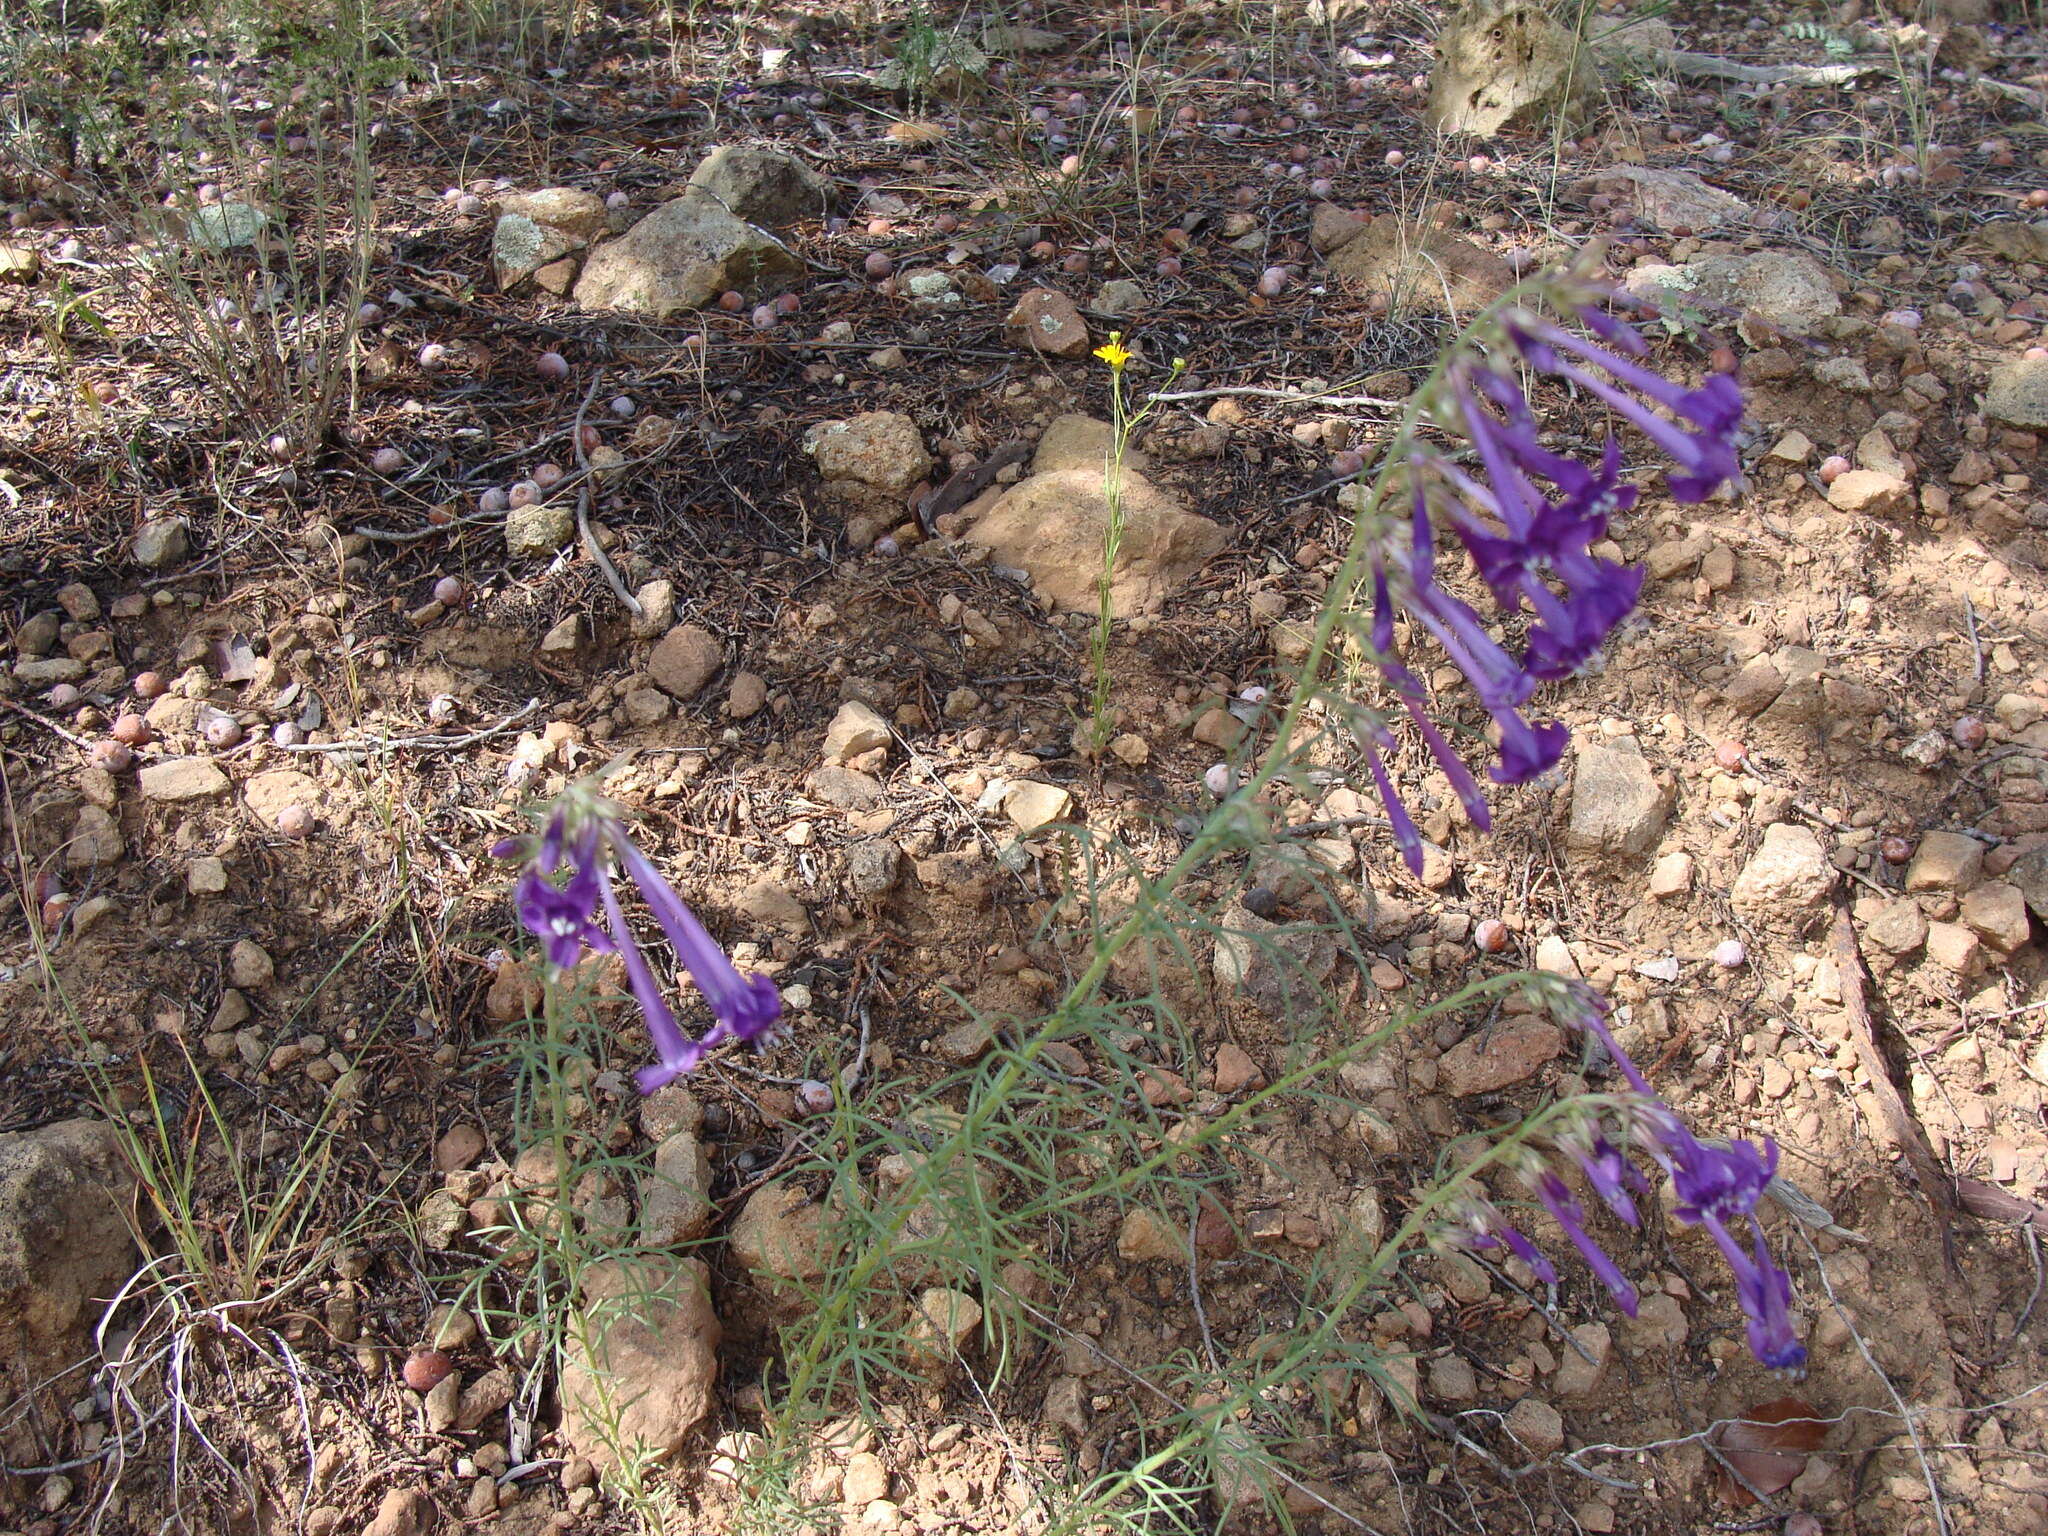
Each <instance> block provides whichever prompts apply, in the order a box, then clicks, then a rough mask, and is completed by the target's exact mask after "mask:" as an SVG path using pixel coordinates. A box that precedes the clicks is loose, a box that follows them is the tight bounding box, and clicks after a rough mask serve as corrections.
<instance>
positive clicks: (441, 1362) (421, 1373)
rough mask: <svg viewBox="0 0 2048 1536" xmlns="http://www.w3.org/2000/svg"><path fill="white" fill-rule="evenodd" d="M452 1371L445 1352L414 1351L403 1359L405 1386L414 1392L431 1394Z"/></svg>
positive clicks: (453, 1363)
mask: <svg viewBox="0 0 2048 1536" xmlns="http://www.w3.org/2000/svg"><path fill="white" fill-rule="evenodd" d="M454 1369H455V1362H454V1361H453V1360H451V1359H449V1358H448V1352H447V1351H446V1350H441V1349H416V1350H414V1351H413V1352H412V1353H411V1354H409V1355H407V1356H406V1357H405V1384H406V1385H407V1386H408V1387H411V1388H412V1389H413V1391H415V1392H431V1391H433V1390H434V1388H436V1387H438V1386H439V1385H440V1384H441V1383H442V1382H443V1381H445V1380H446V1379H447V1377H448V1373H449V1372H450V1371H452V1370H454Z"/></svg>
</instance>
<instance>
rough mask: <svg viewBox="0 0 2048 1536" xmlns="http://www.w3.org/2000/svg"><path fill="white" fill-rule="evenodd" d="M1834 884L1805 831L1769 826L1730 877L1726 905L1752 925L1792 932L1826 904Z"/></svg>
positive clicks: (1828, 867)
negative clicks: (1757, 843) (1788, 929)
mask: <svg viewBox="0 0 2048 1536" xmlns="http://www.w3.org/2000/svg"><path fill="white" fill-rule="evenodd" d="M1835 879H1836V875H1835V867H1834V865H1832V864H1831V863H1829V862H1828V856H1827V850H1826V849H1825V848H1824V847H1822V846H1821V841H1820V839H1819V838H1818V837H1816V836H1815V835H1814V834H1813V832H1812V831H1811V830H1810V829H1808V828H1806V827H1800V826H1794V825H1792V824H1791V823H1790V822H1782V821H1781V822H1774V823H1773V824H1772V825H1770V826H1768V827H1766V828H1765V829H1764V839H1763V842H1762V844H1761V845H1760V846H1759V847H1758V848H1757V850H1756V852H1755V853H1753V854H1751V855H1750V856H1749V862H1748V863H1746V864H1744V865H1743V866H1742V873H1740V874H1739V875H1737V876H1736V877H1735V884H1734V885H1733V886H1732V887H1731V888H1730V889H1729V892H1728V904H1729V905H1730V906H1731V907H1733V908H1734V909H1735V911H1736V912H1737V913H1738V914H1739V915H1741V916H1743V917H1747V918H1750V919H1751V920H1753V921H1756V922H1761V923H1766V924H1769V925H1772V926H1776V927H1793V928H1797V927H1800V926H1803V925H1804V923H1805V921H1806V920H1807V919H1808V918H1809V917H1810V916H1811V915H1812V914H1813V913H1814V912H1815V911H1816V910H1818V909H1819V908H1820V907H1822V906H1823V905H1825V904H1826V902H1827V899H1828V893H1829V892H1830V891H1832V890H1833V889H1834V887H1835Z"/></svg>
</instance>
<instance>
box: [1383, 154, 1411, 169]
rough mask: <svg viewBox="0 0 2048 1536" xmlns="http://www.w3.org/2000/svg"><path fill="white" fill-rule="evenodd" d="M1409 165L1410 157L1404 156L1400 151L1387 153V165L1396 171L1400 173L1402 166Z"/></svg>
mask: <svg viewBox="0 0 2048 1536" xmlns="http://www.w3.org/2000/svg"><path fill="white" fill-rule="evenodd" d="M1407 163H1408V157H1407V156H1406V155H1404V154H1402V153H1401V151H1400V150H1398V149H1390V150H1388V151H1387V164H1388V165H1390V166H1392V167H1393V168H1394V169H1395V170H1397V171H1398V170H1399V169H1400V168H1401V167H1402V166H1404V165H1406V164H1407Z"/></svg>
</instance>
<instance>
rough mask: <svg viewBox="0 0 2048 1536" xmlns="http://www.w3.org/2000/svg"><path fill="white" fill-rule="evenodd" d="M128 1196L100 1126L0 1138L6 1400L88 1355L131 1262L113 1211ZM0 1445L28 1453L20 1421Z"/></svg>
mask: <svg viewBox="0 0 2048 1536" xmlns="http://www.w3.org/2000/svg"><path fill="white" fill-rule="evenodd" d="M134 1198H135V1177H134V1175H133V1173H132V1172H130V1170H129V1167H128V1164H127V1161H126V1159H125V1158H124V1157H123V1156H122V1154H121V1145H120V1141H119V1138H118V1137H117V1136H116V1135H115V1132H114V1129H113V1127H111V1126H110V1125H108V1124H107V1123H106V1122H105V1121H103V1120H59V1121H57V1122H55V1123H54V1124H51V1125H46V1126H42V1127H41V1128H39V1129H37V1130H33V1131H16V1132H11V1133H9V1134H7V1135H4V1136H0V1316H4V1318H5V1321H4V1323H0V1371H4V1373H5V1375H6V1379H7V1380H8V1381H9V1382H10V1383H11V1386H10V1388H9V1393H10V1395H12V1393H13V1392H14V1391H15V1390H17V1389H19V1388H20V1387H22V1386H23V1385H24V1384H34V1383H38V1382H43V1381H47V1380H49V1379H50V1378H51V1377H52V1376H54V1375H55V1374H56V1373H58V1372H59V1371H62V1370H64V1369H65V1368H67V1367H69V1366H72V1365H75V1364H77V1363H78V1362H79V1361H80V1360H82V1359H84V1358H85V1357H86V1356H87V1354H88V1353H89V1352H90V1350H91V1339H90V1334H91V1331H92V1327H93V1325H94V1324H95V1323H97V1322H98V1321H99V1318H100V1313H101V1310H102V1308H103V1307H104V1305H105V1303H106V1302H107V1301H108V1300H109V1299H111V1298H112V1297H113V1296H114V1294H115V1293H116V1292H117V1291H118V1290H119V1289H120V1288H121V1286H122V1284H123V1283H124V1282H125V1281H126V1280H127V1279H128V1277H129V1276H130V1275H132V1274H133V1273H134V1272H135V1269H136V1266H137V1263H138V1262H139V1260H138V1257H137V1255H136V1252H135V1242H134V1239H133V1237H132V1236H131V1235H130V1233H129V1229H128V1223H127V1221H126V1219H125V1217H124V1216H123V1214H122V1213H123V1212H124V1211H126V1210H127V1209H128V1208H129V1206H130V1204H131V1202H132V1201H133V1200H134ZM74 1379H75V1378H74ZM73 1395H75V1391H74V1394H73ZM69 1401H70V1398H69V1397H67V1398H66V1399H65V1402H66V1403H68V1402H69ZM0 1448H4V1449H5V1450H6V1451H7V1452H8V1453H9V1454H10V1456H11V1458H12V1459H15V1460H20V1458H21V1457H22V1456H25V1455H27V1454H29V1453H30V1452H31V1451H32V1450H33V1449H34V1442H33V1441H32V1439H31V1438H30V1436H29V1434H28V1432H27V1429H26V1425H25V1423H24V1422H23V1421H21V1420H16V1422H15V1425H14V1427H13V1428H11V1429H10V1428H0Z"/></svg>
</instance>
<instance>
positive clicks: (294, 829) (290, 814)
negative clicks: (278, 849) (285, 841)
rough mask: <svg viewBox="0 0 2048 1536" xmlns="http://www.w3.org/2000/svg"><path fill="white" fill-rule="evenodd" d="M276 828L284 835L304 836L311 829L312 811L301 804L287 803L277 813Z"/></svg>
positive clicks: (309, 832) (308, 833)
mask: <svg viewBox="0 0 2048 1536" xmlns="http://www.w3.org/2000/svg"><path fill="white" fill-rule="evenodd" d="M277 830H278V831H280V832H282V833H283V834H284V835H285V836H286V837H293V838H299V837H306V836H308V835H310V834H311V832H312V830H313V813H312V812H311V811H309V810H307V809H306V808H305V807H304V806H303V805H288V806H286V807H285V808H284V809H283V810H281V811H279V812H278V813H277Z"/></svg>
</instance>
